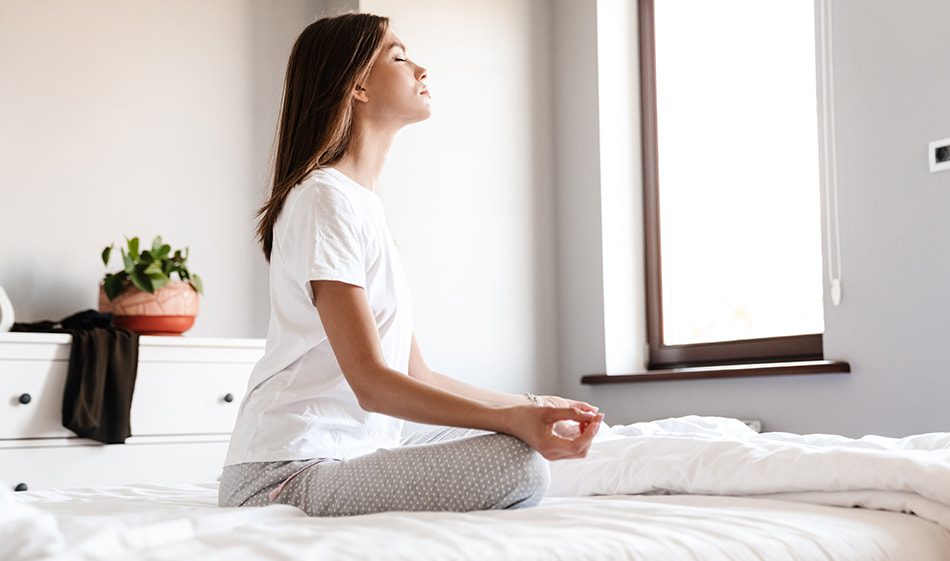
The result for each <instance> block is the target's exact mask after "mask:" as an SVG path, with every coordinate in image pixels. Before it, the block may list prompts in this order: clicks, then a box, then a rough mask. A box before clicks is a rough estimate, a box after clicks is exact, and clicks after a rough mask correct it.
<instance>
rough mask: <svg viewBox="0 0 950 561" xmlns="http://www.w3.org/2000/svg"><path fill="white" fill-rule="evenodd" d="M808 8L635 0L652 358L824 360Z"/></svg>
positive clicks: (656, 362) (691, 362)
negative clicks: (638, 22) (637, 23)
mask: <svg viewBox="0 0 950 561" xmlns="http://www.w3.org/2000/svg"><path fill="white" fill-rule="evenodd" d="M814 18H815V14H814V6H813V4H812V3H811V2H803V1H802V0H770V1H769V2H762V1H761V0H717V1H715V2H710V1H709V0H676V1H671V0H659V1H656V2H654V0H641V1H640V57H641V59H640V73H641V103H642V107H641V111H642V117H641V122H642V126H643V179H644V219H645V242H646V257H647V262H646V274H647V279H646V287H647V336H648V340H649V352H650V355H649V368H650V369H658V368H670V367H678V366H695V365H716V364H729V363H750V362H775V361H788V360H818V359H821V358H822V336H821V334H822V332H823V331H824V325H823V308H822V298H823V295H822V268H821V259H822V256H821V222H820V221H821V206H820V201H821V198H820V197H821V189H820V183H819V145H818V138H819V137H818V115H817V90H816V75H817V72H816V68H815V65H816V57H815V19H814Z"/></svg>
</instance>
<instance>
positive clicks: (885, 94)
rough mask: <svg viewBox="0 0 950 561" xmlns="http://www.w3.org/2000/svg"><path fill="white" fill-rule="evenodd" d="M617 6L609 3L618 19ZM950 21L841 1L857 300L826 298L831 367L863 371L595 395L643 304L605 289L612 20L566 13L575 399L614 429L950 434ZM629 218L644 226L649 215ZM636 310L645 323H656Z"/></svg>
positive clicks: (945, 7)
mask: <svg viewBox="0 0 950 561" xmlns="http://www.w3.org/2000/svg"><path fill="white" fill-rule="evenodd" d="M617 1H618V0H600V1H599V2H598V3H597V4H599V5H600V6H601V8H602V9H603V8H604V6H605V4H609V3H613V2H617ZM946 21H950V4H948V3H947V2H945V1H943V0H922V1H920V2H916V3H914V8H913V9H907V7H906V6H903V5H900V4H899V3H896V2H888V1H886V0H874V1H867V0H835V1H834V26H833V28H832V37H833V41H834V53H835V69H836V76H835V82H834V86H835V92H836V97H837V104H836V107H837V123H836V124H837V129H836V130H837V153H838V174H839V183H838V189H839V207H840V219H841V224H840V228H841V252H842V266H843V273H844V299H843V301H842V304H841V306H840V307H833V306H832V305H831V303H830V300H829V299H828V298H827V296H826V302H825V356H826V357H827V358H831V359H841V360H846V361H849V362H850V363H851V366H852V370H853V372H852V373H851V374H850V375H807V376H784V377H768V378H734V379H720V380H695V381H693V380H691V381H668V382H649V383H637V384H627V385H615V384H611V385H605V386H583V385H581V384H580V377H581V376H582V375H584V374H586V373H594V372H605V371H608V372H610V373H621V372H616V371H610V370H608V369H607V367H608V365H609V363H608V360H607V357H609V356H610V352H611V351H610V343H609V342H610V338H609V336H605V326H607V328H609V326H610V325H611V324H612V323H611V321H610V317H609V315H608V314H606V313H605V309H606V310H613V312H614V313H616V310H615V308H614V306H615V305H619V306H620V308H621V310H628V311H630V310H631V304H630V302H629V300H627V301H618V300H617V299H612V298H611V297H610V293H609V292H607V293H606V296H605V291H604V288H603V287H604V286H605V283H604V281H603V280H602V278H601V277H602V275H603V271H605V270H608V271H609V270H610V269H611V268H615V265H613V264H611V263H609V262H608V263H606V265H605V255H606V256H608V257H607V258H606V259H609V258H610V257H609V255H610V254H609V246H610V244H609V243H604V242H603V241H602V239H601V238H602V235H601V232H603V231H608V229H609V223H606V222H605V221H604V219H603V218H602V216H603V215H601V214H600V213H599V210H600V206H601V200H600V199H601V198H602V197H603V196H605V195H609V193H610V186H607V185H603V184H602V185H600V186H599V188H598V187H596V185H597V183H596V178H597V177H598V176H600V174H601V170H602V161H601V157H600V154H601V153H606V152H609V150H607V149H605V148H603V147H601V149H600V150H598V149H597V140H598V138H599V135H600V132H601V131H599V129H598V120H597V119H596V118H594V117H593V116H592V114H591V113H592V108H593V107H596V105H597V103H598V94H597V92H596V91H592V89H593V88H589V87H585V86H590V85H591V84H597V83H598V78H600V80H599V83H600V86H601V88H603V87H613V84H612V83H611V82H610V81H609V78H608V77H605V76H599V77H598V75H597V71H596V69H597V45H598V34H597V24H596V22H597V9H596V5H595V3H593V2H590V3H586V2H571V1H570V0H559V1H558V2H557V4H556V9H555V13H554V24H555V35H556V36H557V37H559V38H561V39H562V40H561V41H558V42H556V43H555V57H556V59H557V60H559V61H560V64H558V65H556V66H555V76H554V80H555V91H556V99H557V102H556V113H555V122H556V123H557V127H556V138H557V143H556V155H557V161H558V162H559V163H558V172H559V173H558V183H557V185H558V199H557V200H558V204H557V208H558V210H559V213H558V226H559V233H560V236H559V239H560V240H561V242H562V243H561V244H560V246H559V251H558V255H559V259H560V266H559V271H560V275H561V278H560V282H561V286H562V287H563V290H562V291H561V292H560V293H559V307H560V308H561V310H562V313H561V315H560V320H561V339H560V345H561V349H562V354H561V357H562V368H561V378H560V380H561V387H560V389H561V391H562V392H563V393H564V394H566V395H572V396H575V397H578V398H582V399H587V400H589V401H590V402H592V403H595V404H597V405H598V406H600V407H601V410H603V411H605V412H606V413H607V417H606V418H605V421H606V422H607V423H609V424H616V423H627V422H633V421H636V420H645V419H653V418H661V417H667V416H673V415H685V414H709V415H727V416H741V417H758V418H760V419H762V420H763V421H764V423H765V429H766V430H784V431H792V432H800V433H808V432H828V433H838V434H845V435H851V436H860V435H863V434H868V433H875V434H885V435H894V436H899V435H905V434H911V433H918V432H927V431H939V430H947V428H948V425H950V407H947V403H946V402H947V396H948V395H950V376H948V375H947V374H946V372H945V370H946V366H945V365H946V364H947V363H948V361H950V345H947V343H946V341H945V339H946V329H945V327H944V318H945V317H946V316H947V315H948V314H947V312H948V311H950V310H948V309H950V297H948V296H947V294H948V289H947V287H948V286H950V266H948V265H947V258H946V256H947V255H950V251H948V250H950V226H948V222H947V221H946V219H945V212H944V209H946V208H947V207H948V203H950V173H946V172H944V173H943V174H930V173H928V170H927V160H926V146H927V143H928V142H929V141H930V140H934V139H937V138H944V137H947V136H950V109H948V106H947V99H950V74H948V73H947V72H945V71H943V70H942V69H944V68H945V67H946V65H945V64H944V63H943V60H942V58H943V56H944V55H945V53H947V52H948V51H950V34H947V33H946V26H945V22H946ZM605 84H606V86H605ZM608 97H609V96H608ZM603 100H604V96H601V101H603ZM602 110H603V108H602ZM602 120H603V119H602ZM602 120H601V121H602ZM631 148H634V149H632V150H630V152H629V153H631V154H638V153H639V152H638V147H633V146H631ZM568 162H569V163H568ZM592 185H594V186H595V187H592ZM629 210H630V214H631V217H632V218H635V217H636V209H635V208H629ZM605 247H607V248H608V249H605ZM636 258H637V259H642V255H639V256H636ZM607 286H608V288H609V286H610V283H607ZM825 294H826V295H827V294H828V286H827V281H826V286H825ZM641 306H642V304H641ZM621 313H622V312H621ZM630 313H632V314H639V315H640V316H639V317H642V313H643V311H642V308H641V309H637V310H632V311H630ZM634 321H635V318H631V319H630V321H629V325H635V324H634V323H633V322H634ZM631 345H632V346H635V345H639V342H638V341H633V342H632V343H631ZM635 354H636V353H635V351H631V353H630V354H629V355H628V359H629V360H635Z"/></svg>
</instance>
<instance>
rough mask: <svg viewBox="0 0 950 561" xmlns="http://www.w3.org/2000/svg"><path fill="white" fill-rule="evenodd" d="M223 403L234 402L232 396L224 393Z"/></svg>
mask: <svg viewBox="0 0 950 561" xmlns="http://www.w3.org/2000/svg"><path fill="white" fill-rule="evenodd" d="M224 401H226V402H228V403H231V402H232V401H234V394H230V393H226V394H224Z"/></svg>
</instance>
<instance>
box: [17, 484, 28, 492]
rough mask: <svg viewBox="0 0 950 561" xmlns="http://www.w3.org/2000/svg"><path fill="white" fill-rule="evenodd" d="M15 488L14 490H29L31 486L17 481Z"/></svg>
mask: <svg viewBox="0 0 950 561" xmlns="http://www.w3.org/2000/svg"><path fill="white" fill-rule="evenodd" d="M13 490H14V491H27V490H29V487H27V485H26V483H17V484H16V487H14V488H13Z"/></svg>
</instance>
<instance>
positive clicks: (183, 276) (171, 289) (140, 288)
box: [99, 236, 204, 335]
mask: <svg viewBox="0 0 950 561" xmlns="http://www.w3.org/2000/svg"><path fill="white" fill-rule="evenodd" d="M125 240H126V242H127V245H128V252H126V248H119V249H120V251H121V252H122V263H123V269H122V270H121V271H119V272H117V273H106V275H105V277H103V279H102V282H100V283H99V311H100V312H101V313H112V323H113V324H114V325H115V326H116V327H121V328H125V329H129V330H131V331H135V332H136V333H138V334H140V335H180V334H182V333H184V332H185V331H187V330H188V329H190V328H191V326H192V325H193V324H194V322H195V316H197V315H198V295H199V294H203V293H204V292H203V289H202V286H201V278H200V277H199V276H198V275H196V274H193V273H190V272H189V271H188V268H187V267H186V266H185V263H186V261H187V260H188V248H187V247H186V248H185V253H184V254H182V252H181V250H175V252H174V253H173V254H172V248H171V246H170V245H168V244H164V243H162V237H161V236H155V239H154V240H153V241H152V248H151V249H146V250H144V251H142V252H141V253H139V239H138V237H134V238H132V239H129V238H128V237H126V238H125ZM112 249H113V244H110V245H109V246H107V247H106V248H105V249H103V250H102V262H103V264H104V265H105V266H107V267H108V266H109V256H110V255H111V253H112ZM172 273H176V274H177V276H178V280H172V278H171V274H172Z"/></svg>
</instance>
